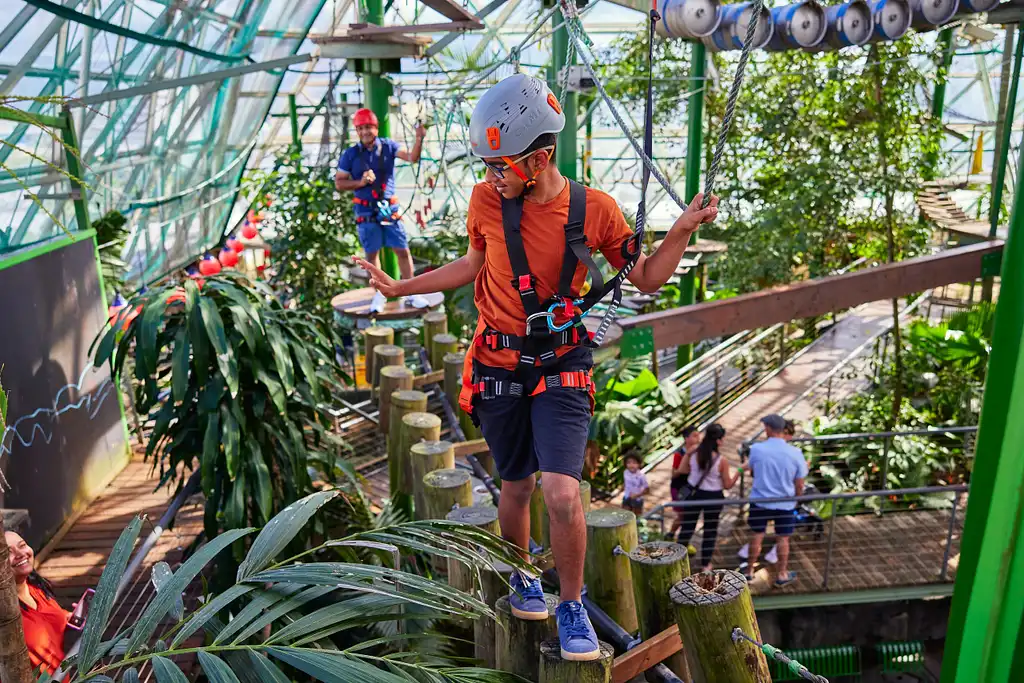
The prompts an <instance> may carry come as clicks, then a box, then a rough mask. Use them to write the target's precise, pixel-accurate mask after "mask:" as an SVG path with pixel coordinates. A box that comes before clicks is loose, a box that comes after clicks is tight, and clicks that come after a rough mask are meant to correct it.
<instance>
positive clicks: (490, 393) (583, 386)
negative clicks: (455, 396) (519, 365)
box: [470, 370, 594, 401]
mask: <svg viewBox="0 0 1024 683" xmlns="http://www.w3.org/2000/svg"><path fill="white" fill-rule="evenodd" d="M593 386H594V377H593V371H592V370H573V371H570V372H559V373H557V374H551V375H545V376H543V377H541V378H540V381H538V382H537V386H536V387H535V388H534V389H533V391H532V392H530V394H529V395H530V396H536V395H537V394H542V393H544V392H545V391H547V390H549V389H577V390H579V391H590V389H591V387H593ZM470 388H471V390H472V394H473V396H479V397H480V400H482V401H490V400H493V399H495V398H498V397H499V396H512V397H514V398H521V397H523V396H526V395H527V394H526V387H525V386H524V385H523V384H522V383H521V382H515V381H512V380H507V379H496V378H494V377H487V376H484V377H473V382H472V384H471V385H470Z"/></svg>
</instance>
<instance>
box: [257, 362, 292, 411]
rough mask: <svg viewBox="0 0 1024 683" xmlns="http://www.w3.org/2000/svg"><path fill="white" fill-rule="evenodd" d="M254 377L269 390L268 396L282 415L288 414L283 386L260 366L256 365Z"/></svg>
mask: <svg viewBox="0 0 1024 683" xmlns="http://www.w3.org/2000/svg"><path fill="white" fill-rule="evenodd" d="M255 370H256V379H258V380H259V381H260V382H262V383H263V386H265V387H266V388H267V391H269V392H270V398H271V400H273V401H274V405H275V406H276V407H277V409H278V411H279V412H280V413H281V415H282V416H285V415H287V414H288V409H287V408H288V405H287V399H286V397H285V393H284V388H283V387H282V386H281V383H280V382H278V381H277V380H276V379H274V378H273V377H271V376H270V373H269V372H267V371H266V370H264V369H263V368H262V367H259V366H257V367H256V369H255Z"/></svg>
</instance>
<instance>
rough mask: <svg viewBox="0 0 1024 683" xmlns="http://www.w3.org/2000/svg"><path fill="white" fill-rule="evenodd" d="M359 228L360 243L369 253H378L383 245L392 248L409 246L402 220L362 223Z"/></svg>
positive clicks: (406, 247)
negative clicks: (386, 223) (384, 223)
mask: <svg viewBox="0 0 1024 683" xmlns="http://www.w3.org/2000/svg"><path fill="white" fill-rule="evenodd" d="M358 230H359V243H360V244H362V245H363V249H364V250H366V253H367V255H369V254H376V253H377V252H378V251H380V250H381V248H383V247H391V248H392V249H408V248H409V238H408V237H406V235H405V228H403V227H402V223H401V221H398V222H395V223H392V224H391V225H381V224H380V223H360V224H359V225H358Z"/></svg>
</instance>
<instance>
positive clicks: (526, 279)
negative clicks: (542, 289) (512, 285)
mask: <svg viewBox="0 0 1024 683" xmlns="http://www.w3.org/2000/svg"><path fill="white" fill-rule="evenodd" d="M531 289H533V276H532V275H520V276H519V291H520V292H528V291H530V290H531Z"/></svg>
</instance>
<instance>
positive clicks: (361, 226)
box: [334, 109, 427, 308]
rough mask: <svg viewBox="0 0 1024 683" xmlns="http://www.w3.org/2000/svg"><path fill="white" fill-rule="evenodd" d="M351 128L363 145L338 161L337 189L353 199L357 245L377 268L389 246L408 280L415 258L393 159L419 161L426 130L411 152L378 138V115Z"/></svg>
mask: <svg viewBox="0 0 1024 683" xmlns="http://www.w3.org/2000/svg"><path fill="white" fill-rule="evenodd" d="M352 125H353V126H355V129H356V135H358V136H359V143H358V144H355V145H352V146H351V147H349V148H348V149H346V150H345V151H344V153H342V155H341V159H339V160H338V171H337V173H335V175H334V187H336V188H337V189H338V191H339V192H348V191H352V193H353V195H354V196H353V198H352V201H353V202H354V203H355V214H356V223H357V224H358V230H359V242H360V244H362V245H363V249H364V250H365V251H366V260H367V261H369V262H370V263H372V264H374V265H375V266H378V267H379V266H380V261H379V256H378V254H379V252H380V250H381V248H382V247H390V248H391V249H393V250H394V252H395V256H397V257H398V268H399V270H400V272H401V274H402V279H403V280H407V279H409V278H411V277H412V255H411V254H410V253H409V241H408V239H407V237H406V235H405V228H403V227H402V221H401V212H400V210H399V206H398V200H397V198H396V197H395V160H396V159H401V160H402V161H408V162H409V163H412V164H415V163H416V162H417V161H419V160H420V153H421V152H422V150H423V138H424V137H425V136H426V134H427V131H426V128H424V127H423V125H422V124H417V125H416V143H415V144H414V145H413V146H412V150H407V149H405V148H404V147H402V145H400V144H399V143H398V142H396V141H394V140H391V139H388V138H381V137H377V131H378V121H377V115H376V114H374V113H373V112H372V111H370V110H369V109H360V110H359V111H357V112H356V113H355V115H354V116H353V117H352ZM377 297H379V298H380V299H381V300H380V301H375V303H376V304H377V307H378V308H380V307H382V306H383V300H384V297H383V295H380V294H379V293H378V294H377V295H376V296H375V299H376V298H377ZM371 307H373V305H372V304H371Z"/></svg>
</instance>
